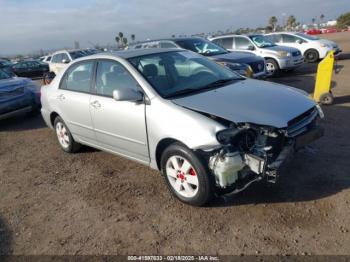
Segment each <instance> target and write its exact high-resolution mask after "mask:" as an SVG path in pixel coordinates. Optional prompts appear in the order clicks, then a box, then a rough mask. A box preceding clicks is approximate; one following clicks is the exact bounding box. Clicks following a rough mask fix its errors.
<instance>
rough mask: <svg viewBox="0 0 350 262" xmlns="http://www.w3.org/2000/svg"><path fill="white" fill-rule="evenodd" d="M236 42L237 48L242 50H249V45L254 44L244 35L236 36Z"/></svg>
mask: <svg viewBox="0 0 350 262" xmlns="http://www.w3.org/2000/svg"><path fill="white" fill-rule="evenodd" d="M235 44H236V49H241V50H248V47H249V46H250V45H252V44H251V42H250V41H249V40H248V39H246V38H244V37H235Z"/></svg>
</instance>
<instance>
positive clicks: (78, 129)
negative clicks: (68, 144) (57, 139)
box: [55, 60, 96, 144]
mask: <svg viewBox="0 0 350 262" xmlns="http://www.w3.org/2000/svg"><path fill="white" fill-rule="evenodd" d="M94 68H95V62H94V61H93V60H87V61H83V62H80V63H76V64H74V65H72V66H71V67H70V68H69V69H68V70H67V71H66V73H65V74H64V76H63V78H62V80H61V83H60V87H59V89H58V90H57V96H56V97H55V99H56V101H57V104H58V107H59V110H60V112H59V114H60V116H61V117H62V118H63V120H64V121H65V123H66V124H67V125H68V128H69V130H70V131H71V133H72V134H73V137H75V138H78V139H79V140H81V141H83V142H86V143H90V144H91V143H92V144H95V142H96V139H95V132H94V129H93V125H92V119H91V113H90V99H91V90H92V79H93V72H94Z"/></svg>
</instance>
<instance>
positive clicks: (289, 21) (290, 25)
mask: <svg viewBox="0 0 350 262" xmlns="http://www.w3.org/2000/svg"><path fill="white" fill-rule="evenodd" d="M296 22H297V20H296V18H295V16H294V15H290V16H289V17H288V19H287V27H288V28H289V29H292V28H293V27H295V25H296Z"/></svg>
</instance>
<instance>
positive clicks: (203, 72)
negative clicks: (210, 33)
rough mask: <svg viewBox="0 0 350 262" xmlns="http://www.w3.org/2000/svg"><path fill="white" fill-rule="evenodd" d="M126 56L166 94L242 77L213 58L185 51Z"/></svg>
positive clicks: (160, 92)
mask: <svg viewBox="0 0 350 262" xmlns="http://www.w3.org/2000/svg"><path fill="white" fill-rule="evenodd" d="M128 60H129V62H130V63H131V64H132V65H133V66H134V67H135V68H136V69H137V70H138V71H139V72H140V73H141V74H142V75H143V76H144V77H145V79H146V80H147V81H148V82H149V83H150V84H151V85H152V86H153V87H154V89H155V90H156V91H157V93H158V94H159V95H160V96H162V97H165V98H173V97H176V96H183V95H186V94H190V93H193V92H202V91H205V90H208V89H211V88H218V87H220V86H223V85H225V84H226V83H229V82H230V81H234V80H242V79H244V78H243V77H241V76H240V75H238V74H237V73H235V72H233V71H231V70H229V69H227V68H226V67H224V66H221V65H219V64H217V63H215V62H214V61H211V60H209V59H207V58H205V57H202V56H200V55H196V54H193V53H191V52H187V51H179V52H165V53H158V54H151V55H146V56H140V57H133V58H130V59H128Z"/></svg>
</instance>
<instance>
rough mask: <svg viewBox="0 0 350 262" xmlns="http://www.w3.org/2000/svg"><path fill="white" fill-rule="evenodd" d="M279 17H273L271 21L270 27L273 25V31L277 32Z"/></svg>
mask: <svg viewBox="0 0 350 262" xmlns="http://www.w3.org/2000/svg"><path fill="white" fill-rule="evenodd" d="M277 21H278V20H277V17H276V16H271V17H270V19H269V25H271V27H272V29H273V31H276V25H277Z"/></svg>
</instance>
